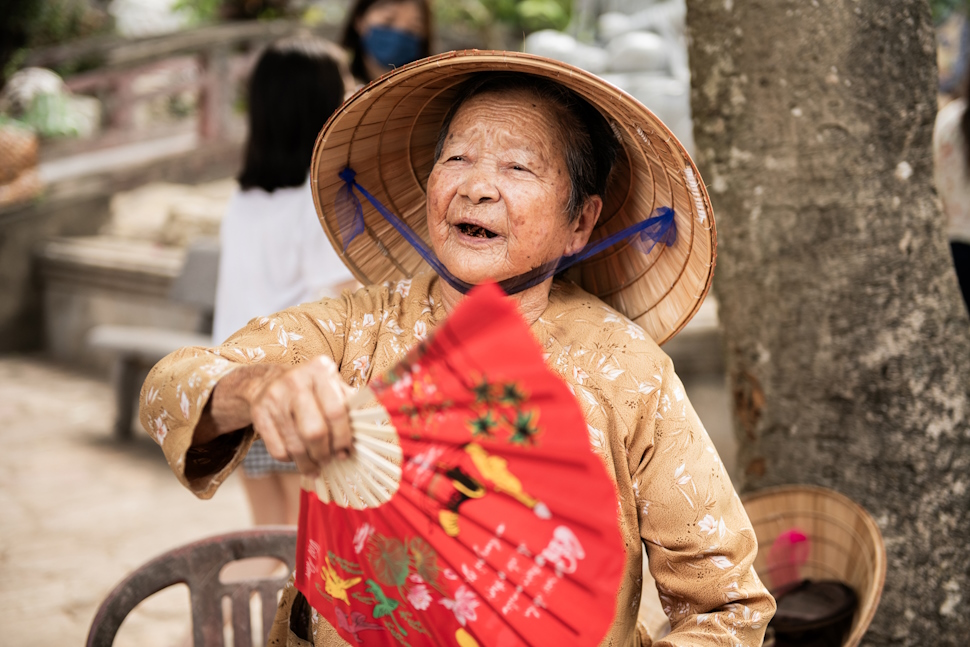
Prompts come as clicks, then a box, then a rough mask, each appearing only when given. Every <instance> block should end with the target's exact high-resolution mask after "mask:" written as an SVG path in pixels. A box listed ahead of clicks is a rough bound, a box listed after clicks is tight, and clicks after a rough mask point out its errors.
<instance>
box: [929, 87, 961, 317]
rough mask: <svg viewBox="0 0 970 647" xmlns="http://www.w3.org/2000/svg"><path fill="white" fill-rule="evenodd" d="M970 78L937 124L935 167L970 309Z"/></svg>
mask: <svg viewBox="0 0 970 647" xmlns="http://www.w3.org/2000/svg"><path fill="white" fill-rule="evenodd" d="M968 95H970V77H968V78H967V79H966V80H965V82H964V85H963V90H962V96H960V97H958V98H956V99H954V100H953V101H951V102H949V103H948V104H946V105H945V106H943V108H942V109H941V110H940V112H939V114H937V116H936V124H935V125H934V127H933V166H934V175H935V179H936V190H937V191H938V192H939V194H940V199H941V200H942V202H943V212H944V213H945V214H946V220H947V236H948V237H949V239H950V252H951V253H952V254H953V264H954V265H955V266H956V272H957V279H958V280H959V281H960V291H961V292H962V293H963V301H964V303H965V304H966V306H967V309H968V310H970V145H968V142H970V113H968V112H967V104H968Z"/></svg>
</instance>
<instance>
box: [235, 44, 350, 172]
mask: <svg viewBox="0 0 970 647" xmlns="http://www.w3.org/2000/svg"><path fill="white" fill-rule="evenodd" d="M340 56H341V53H340V52H339V51H337V48H336V46H333V45H330V44H329V43H327V42H326V41H322V40H320V39H317V38H310V37H306V36H299V37H293V38H285V39H282V40H280V41H277V42H275V43H273V44H272V45H270V46H269V47H268V48H266V50H265V51H264V52H263V53H262V55H260V57H259V61H258V62H257V63H256V67H255V69H254V70H253V73H252V76H251V77H250V79H249V93H248V100H249V134H248V136H247V139H246V148H245V153H244V157H243V168H242V171H241V172H240V173H239V185H240V186H241V187H242V188H243V189H250V188H253V187H259V188H261V189H265V190H266V191H274V190H276V189H280V188H283V187H291V186H300V185H301V184H303V183H304V182H305V181H306V178H307V172H308V171H309V169H310V160H311V158H312V156H313V145H314V142H316V139H317V134H319V132H320V129H321V128H323V124H324V123H325V122H326V121H327V118H328V117H330V115H331V114H333V112H334V111H335V110H336V109H337V108H338V107H339V106H340V104H341V103H342V102H343V98H344V70H345V69H346V66H345V64H343V63H342V62H341V60H340V59H339V57H340Z"/></svg>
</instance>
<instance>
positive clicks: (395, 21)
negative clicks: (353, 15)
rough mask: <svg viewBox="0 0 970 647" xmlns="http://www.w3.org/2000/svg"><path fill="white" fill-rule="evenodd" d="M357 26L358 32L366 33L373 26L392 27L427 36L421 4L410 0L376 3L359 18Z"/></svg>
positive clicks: (419, 35) (422, 36)
mask: <svg viewBox="0 0 970 647" xmlns="http://www.w3.org/2000/svg"><path fill="white" fill-rule="evenodd" d="M356 27H357V33H358V34H366V33H367V32H368V31H370V30H371V29H372V28H373V27H390V28H392V29H397V30H400V31H407V32H411V33H412V34H414V35H415V36H417V37H418V38H424V37H426V36H427V34H425V33H424V14H423V13H422V12H421V6H420V5H419V4H418V3H417V2H411V1H410V0H401V1H400V2H378V3H376V4H374V5H373V6H372V7H371V8H370V9H368V10H367V11H365V12H364V15H363V16H361V17H360V18H358V19H357V24H356Z"/></svg>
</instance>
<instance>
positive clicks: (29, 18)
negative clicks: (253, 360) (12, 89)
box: [0, 0, 114, 88]
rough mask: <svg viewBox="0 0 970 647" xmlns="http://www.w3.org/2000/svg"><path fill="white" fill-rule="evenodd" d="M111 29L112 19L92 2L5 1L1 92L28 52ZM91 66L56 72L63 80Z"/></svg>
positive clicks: (0, 24)
mask: <svg viewBox="0 0 970 647" xmlns="http://www.w3.org/2000/svg"><path fill="white" fill-rule="evenodd" d="M113 29H114V22H113V20H112V19H111V16H109V15H108V13H107V12H106V11H104V9H103V8H102V7H101V6H100V5H99V4H98V3H96V2H95V1H94V0H4V3H3V5H2V8H0V88H2V87H3V84H4V82H5V80H6V79H7V78H9V77H10V76H11V75H13V73H14V72H16V71H17V70H18V69H19V68H20V67H21V66H22V65H23V62H24V60H25V59H26V57H27V53H28V51H29V49H30V48H32V47H45V46H48V45H58V44H60V43H65V42H68V41H71V40H75V39H78V38H86V37H88V36H95V35H98V34H103V33H108V32H110V31H111V30H113ZM92 64H93V62H92V61H78V62H76V63H74V64H73V65H72V66H71V67H69V68H64V69H58V70H56V71H57V72H58V73H59V74H61V75H62V76H63V75H64V74H68V73H71V72H75V71H78V70H81V69H87V68H89V67H91V65H92Z"/></svg>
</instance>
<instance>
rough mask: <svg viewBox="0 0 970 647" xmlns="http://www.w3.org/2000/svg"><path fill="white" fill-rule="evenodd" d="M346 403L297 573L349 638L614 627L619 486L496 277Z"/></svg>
mask: <svg viewBox="0 0 970 647" xmlns="http://www.w3.org/2000/svg"><path fill="white" fill-rule="evenodd" d="M350 404H351V419H352V421H353V427H354V446H355V451H354V454H353V457H352V458H351V459H349V460H345V461H334V462H332V463H330V464H329V465H328V466H327V467H326V468H325V470H324V472H323V473H322V474H321V476H320V478H318V479H316V481H312V482H309V481H308V482H306V483H305V484H304V487H305V489H304V491H303V493H302V499H301V509H300V528H299V540H298V544H297V565H298V566H297V577H296V585H297V588H298V589H299V590H300V591H301V592H303V594H304V595H305V596H306V597H307V599H308V600H309V601H310V603H311V604H312V605H313V607H314V608H315V609H317V611H318V612H319V613H320V614H321V615H323V616H324V617H325V618H326V619H327V620H328V621H329V622H330V623H331V624H332V625H333V626H334V627H336V628H337V630H338V631H339V633H340V634H341V635H342V636H343V637H344V638H345V639H346V640H347V641H348V642H349V643H350V644H351V645H354V644H361V645H404V644H406V645H412V646H418V645H459V646H461V647H471V646H474V645H483V646H493V645H494V646H497V647H498V646H506V645H522V644H526V645H595V644H598V643H599V642H600V641H601V640H602V639H603V638H604V636H605V635H606V632H607V631H608V629H609V626H610V623H611V621H612V619H613V615H614V607H615V603H616V592H617V589H618V587H619V584H620V577H621V575H622V572H623V564H624V558H625V553H624V550H623V542H622V539H621V537H620V532H619V527H618V517H617V514H618V512H617V501H616V494H615V489H614V486H613V484H612V482H611V481H610V479H609V476H608V475H607V473H606V470H605V469H604V466H603V464H602V462H601V461H600V460H599V459H598V458H597V457H596V456H595V455H594V454H593V453H592V451H591V450H590V446H589V440H588V436H587V427H586V423H585V421H584V419H583V414H582V412H581V411H580V409H579V405H578V404H577V402H576V400H575V399H574V397H573V396H572V394H571V393H570V392H569V389H568V388H567V387H566V385H565V384H564V383H563V382H562V381H561V380H560V379H559V377H558V376H556V375H555V374H554V373H553V372H552V371H550V370H549V369H548V368H547V367H546V365H545V363H544V362H543V359H542V353H541V350H540V348H539V346H538V344H537V343H536V341H535V339H534V338H533V337H532V335H531V333H530V332H529V329H528V327H527V326H526V324H525V322H524V321H523V320H522V318H521V316H520V315H519V313H518V311H517V310H516V306H515V304H514V303H512V302H511V301H509V300H508V299H506V298H505V297H504V295H503V294H502V292H501V290H500V289H499V288H498V287H496V286H495V285H486V286H482V287H479V288H476V289H475V290H473V291H472V292H471V293H470V294H469V295H468V297H466V299H465V300H464V302H463V303H462V304H461V305H460V306H459V307H458V308H457V309H456V310H455V312H454V313H453V314H452V316H451V317H449V318H448V320H447V321H446V322H445V323H444V324H443V325H442V326H441V327H440V328H439V329H438V330H437V331H436V333H435V335H434V336H433V337H432V339H431V340H430V341H429V342H428V343H425V344H422V345H421V346H420V347H418V348H416V349H414V350H413V351H412V352H411V353H410V354H409V355H408V357H407V358H406V359H405V360H404V361H402V362H401V363H399V364H398V365H397V366H396V367H395V368H393V369H392V370H391V371H389V372H388V373H387V374H386V375H384V376H383V377H381V378H379V379H376V380H374V381H372V382H371V384H370V387H369V388H368V389H365V390H364V391H362V392H361V393H358V394H357V395H356V396H355V397H354V398H353V399H352V401H351V403H350Z"/></svg>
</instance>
